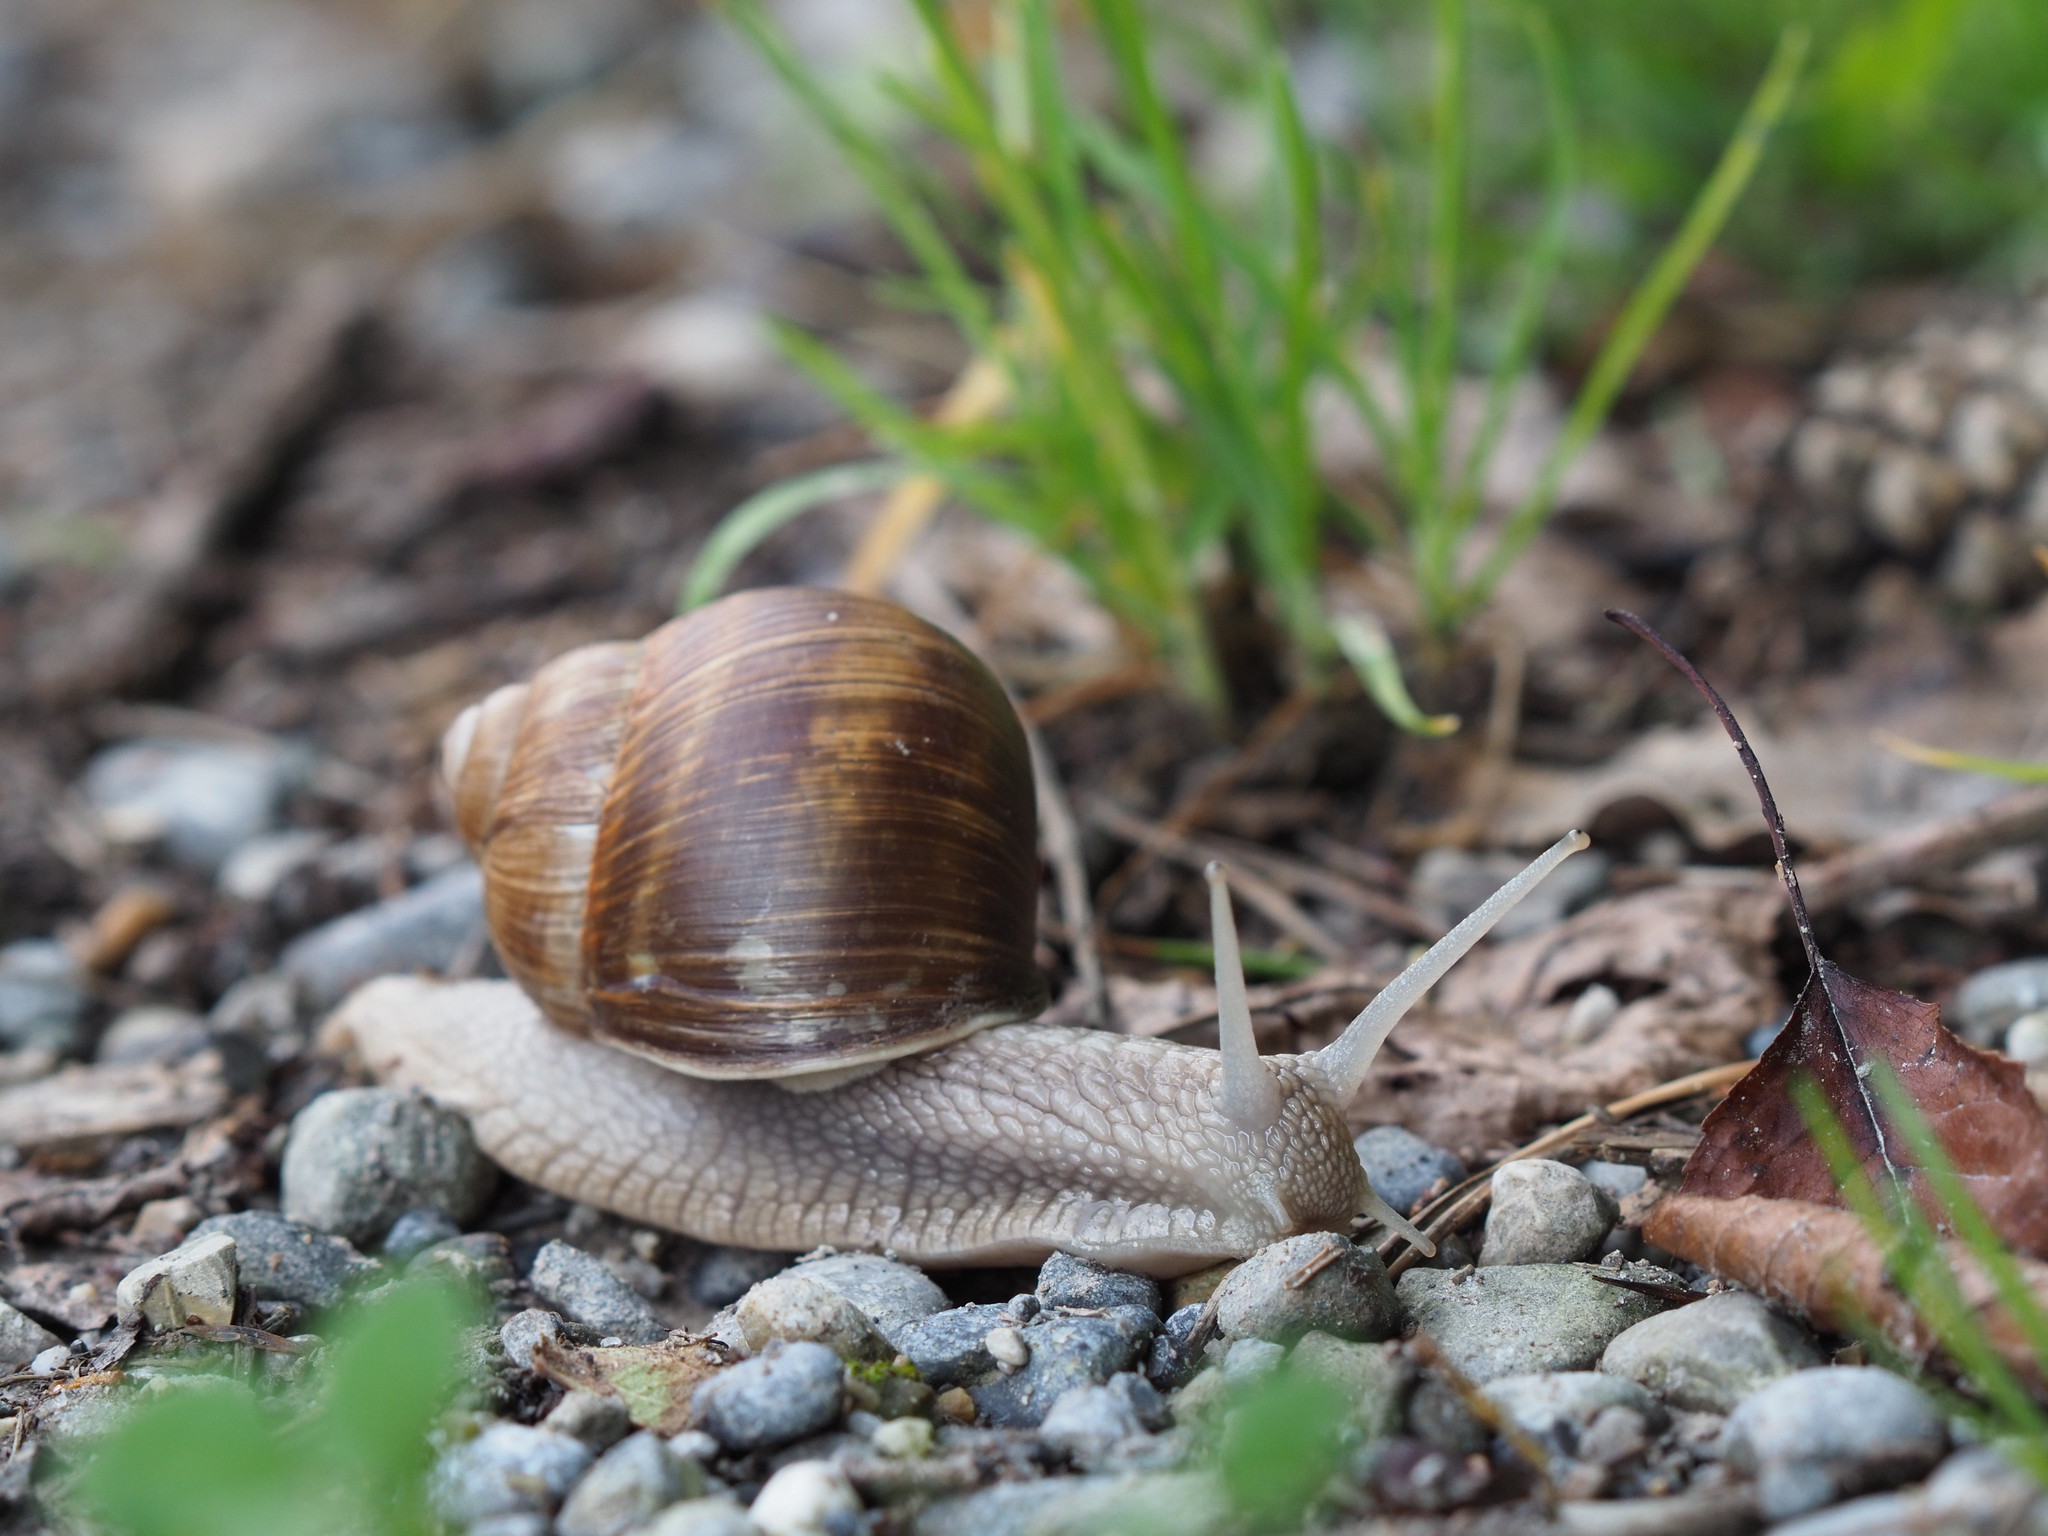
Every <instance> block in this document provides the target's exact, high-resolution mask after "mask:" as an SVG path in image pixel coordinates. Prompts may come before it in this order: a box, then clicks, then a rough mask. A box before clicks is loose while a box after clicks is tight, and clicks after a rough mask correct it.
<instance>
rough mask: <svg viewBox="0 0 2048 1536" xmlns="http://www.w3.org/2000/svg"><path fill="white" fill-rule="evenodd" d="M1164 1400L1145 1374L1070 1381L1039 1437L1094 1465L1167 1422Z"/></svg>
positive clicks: (1083, 1464) (1089, 1467) (1087, 1466)
mask: <svg viewBox="0 0 2048 1536" xmlns="http://www.w3.org/2000/svg"><path fill="white" fill-rule="evenodd" d="M1166 1418H1167V1414H1166V1400H1165V1399H1164V1398H1162V1397H1161V1396H1160V1395H1159V1393H1158V1392H1157V1391H1155V1390H1154V1389H1153V1386H1152V1384H1151V1383H1150V1382H1148V1381H1146V1380H1145V1378H1144V1377H1142V1376H1135V1375H1131V1374H1128V1373H1124V1374H1120V1375H1116V1376H1112V1377H1110V1378H1109V1380H1108V1381H1106V1382H1104V1383H1103V1384H1102V1385H1101V1386H1099V1387H1098V1386H1079V1387H1069V1388H1068V1389H1067V1390H1066V1391H1065V1392H1063V1393H1061V1394H1060V1396H1059V1399H1058V1401H1056V1402H1055V1403H1054V1404H1053V1405H1052V1407H1051V1408H1050V1409H1048V1410H1047V1411H1046V1415H1045V1421H1044V1422H1043V1423H1042V1424H1040V1425H1039V1426H1038V1438H1039V1442H1040V1443H1041V1444H1043V1445H1045V1446H1046V1447H1047V1448H1048V1449H1050V1450H1052V1451H1053V1452H1054V1453H1055V1454H1057V1455H1060V1456H1064V1457H1066V1458H1067V1460H1069V1461H1071V1462H1072V1463H1073V1464H1074V1465H1075V1466H1077V1467H1079V1468H1081V1469H1082V1470H1083V1471H1084V1472H1085V1471H1093V1470H1094V1469H1095V1468H1097V1467H1099V1466H1101V1465H1103V1464H1104V1463H1106V1462H1109V1461H1112V1460H1114V1459H1115V1457H1116V1454H1117V1452H1118V1451H1119V1450H1120V1449H1121V1448H1122V1447H1123V1446H1125V1445H1126V1444H1128V1443H1129V1442H1132V1441H1137V1440H1142V1439H1143V1438H1145V1437H1146V1436H1149V1435H1150V1434H1152V1433H1153V1432H1154V1431H1155V1430H1160V1429H1164V1428H1165V1427H1166Z"/></svg>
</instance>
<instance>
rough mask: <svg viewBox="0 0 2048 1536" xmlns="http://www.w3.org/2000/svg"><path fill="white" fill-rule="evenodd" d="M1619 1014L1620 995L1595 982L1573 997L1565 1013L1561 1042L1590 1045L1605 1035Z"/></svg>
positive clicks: (1600, 982)
mask: <svg viewBox="0 0 2048 1536" xmlns="http://www.w3.org/2000/svg"><path fill="white" fill-rule="evenodd" d="M1620 1012H1621V994H1620V993H1619V992H1617V991H1615V990H1614V988H1612V987H1610V986H1608V985H1607V983H1606V982H1604V981H1596V982H1594V983H1593V984H1592V985H1591V986H1589V987H1587V988H1586V990H1585V991H1583V992H1581V993H1580V994H1579V995H1578V996H1577V997H1575V998H1573V999H1572V1005H1571V1007H1570V1008H1568V1009H1566V1010H1565V1015H1564V1030H1563V1035H1564V1043H1565V1044H1566V1045H1568V1046H1581V1045H1591V1044H1592V1043H1593V1042H1594V1041H1595V1040H1598V1039H1599V1038H1600V1037H1601V1036H1602V1035H1604V1034H1606V1033H1607V1026H1608V1025H1610V1024H1612V1023H1613V1022H1614V1019H1615V1016H1616V1015H1617V1014H1619V1013H1620Z"/></svg>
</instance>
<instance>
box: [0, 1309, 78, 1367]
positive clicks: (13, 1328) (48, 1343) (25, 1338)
mask: <svg viewBox="0 0 2048 1536" xmlns="http://www.w3.org/2000/svg"><path fill="white" fill-rule="evenodd" d="M49 1349H64V1341H63V1340H62V1339H60V1338H58V1337H57V1335H55V1334H54V1333H52V1332H50V1330H49V1329H47V1328H45V1327H44V1326H43V1325H42V1324H41V1323H39V1322H37V1321H36V1320H35V1319H34V1318H32V1317H27V1316H24V1315H23V1314H22V1313H20V1312H17V1311H16V1310H15V1309H14V1308H13V1307H10V1306H9V1305H7V1303H6V1302H4V1301H0V1373H4V1372H7V1371H11V1370H14V1369H15V1368H16V1367H18V1366H22V1365H26V1364H27V1363H28V1362H29V1361H31V1360H34V1359H37V1358H38V1357H39V1356H41V1355H42V1353H43V1352H44V1351H45V1350H49ZM65 1353H66V1354H67V1355H68V1354H69V1353H70V1351H69V1350H65ZM37 1374H38V1375H43V1374H46V1373H44V1372H40V1371H39V1372H37Z"/></svg>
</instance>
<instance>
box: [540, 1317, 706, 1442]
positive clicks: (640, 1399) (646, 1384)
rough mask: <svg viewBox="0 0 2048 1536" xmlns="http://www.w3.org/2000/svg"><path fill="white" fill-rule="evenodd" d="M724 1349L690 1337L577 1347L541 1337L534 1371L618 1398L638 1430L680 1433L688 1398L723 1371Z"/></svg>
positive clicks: (686, 1422)
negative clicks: (648, 1342)
mask: <svg viewBox="0 0 2048 1536" xmlns="http://www.w3.org/2000/svg"><path fill="white" fill-rule="evenodd" d="M726 1360H727V1356H726V1354H725V1351H724V1350H723V1349H721V1348H720V1347H719V1346H718V1345H716V1344H713V1343H711V1342H709V1341H707V1340H704V1339H700V1338H696V1337H695V1336H693V1335H690V1334H672V1335H670V1336H669V1337H668V1338H666V1339H664V1340H662V1341H661V1342H660V1343H659V1344H613V1345H606V1346H601V1347H599V1348H596V1349H576V1348H573V1347H569V1346H564V1345H559V1344H556V1343H554V1342H553V1341H552V1340H550V1339H542V1340H541V1341H540V1342H539V1343H538V1344H536V1345H535V1346H534V1350H533V1368H534V1370H535V1371H537V1372H539V1373H540V1374H541V1375H542V1376H544V1377H546V1378H547V1379H548V1380H549V1381H552V1382H554V1383H555V1384H556V1385H557V1386H561V1387H568V1388H570V1389H572V1390H576V1391H583V1392H597V1393H602V1394H604V1395H605V1396H608V1397H616V1398H618V1399H619V1401H621V1402H622V1403H624V1404H625V1405H626V1412H627V1413H628V1414H630V1415H631V1416H632V1419H633V1422H634V1423H635V1424H637V1425H639V1426H640V1427H641V1428H642V1429H651V1430H653V1431H654V1432H655V1433H656V1434H658V1435H678V1434H681V1433H682V1432H683V1431H684V1430H686V1429H688V1428H689V1427H690V1426H691V1424H692V1423H693V1422H694V1416H693V1414H692V1411H691V1399H692V1398H693V1397H695V1396H696V1392H697V1388H698V1386H699V1385H701V1384H702V1383H703V1382H705V1381H707V1380H708V1379H710V1378H711V1377H712V1376H713V1375H715V1374H717V1372H719V1371H720V1370H722V1369H723V1368H724V1366H725V1364H726Z"/></svg>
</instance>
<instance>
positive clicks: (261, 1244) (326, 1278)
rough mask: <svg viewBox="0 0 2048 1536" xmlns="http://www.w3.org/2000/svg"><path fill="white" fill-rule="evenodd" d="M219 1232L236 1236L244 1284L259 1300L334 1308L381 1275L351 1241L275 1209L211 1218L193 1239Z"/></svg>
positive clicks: (380, 1267)
mask: <svg viewBox="0 0 2048 1536" xmlns="http://www.w3.org/2000/svg"><path fill="white" fill-rule="evenodd" d="M215 1232H220V1233H225V1234H226V1235H227V1236H229V1237H232V1238H233V1239H234V1240H235V1248H236V1253H237V1257H238V1259H239V1260H240V1264H241V1278H242V1284H244V1285H246V1286H247V1287H248V1288H249V1290H250V1293H251V1294H252V1295H254V1296H255V1297H256V1299H257V1300H259V1301H289V1302H295V1303H297V1304H298V1305H300V1306H302V1307H311V1308H314V1309H315V1310H319V1309H322V1308H326V1307H331V1306H333V1305H334V1304H335V1303H336V1302H337V1301H339V1300H341V1297H342V1293H343V1292H344V1291H345V1290H346V1289H347V1288H348V1287H349V1286H351V1285H354V1284H356V1283H358V1282H360V1281H363V1280H367V1279H369V1278H371V1277H372V1276H376V1275H381V1274H382V1273H384V1266H383V1265H382V1264H379V1263H378V1262H377V1261H376V1260H375V1259H367V1258H364V1257H363V1255H362V1254H361V1253H359V1252H357V1251H356V1248H355V1245H354V1244H352V1243H349V1242H347V1241H346V1240H344V1239H342V1238H339V1237H331V1236H329V1235H328V1234H327V1233H325V1232H316V1231H314V1230H313V1229H312V1228H311V1227H308V1226H302V1225H301V1224H300V1223H298V1222H296V1221H292V1220H290V1219H288V1218H286V1217H284V1216H280V1215H279V1214H278V1213H277V1212H276V1211H236V1212H234V1213H233V1214H232V1215H228V1216H209V1217H207V1219H206V1220H204V1221H202V1222H201V1223H199V1225H198V1226H196V1227H194V1228H193V1229H192V1235H193V1237H195V1238H199V1237H205V1236H208V1235H209V1234H212V1233H215Z"/></svg>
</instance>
